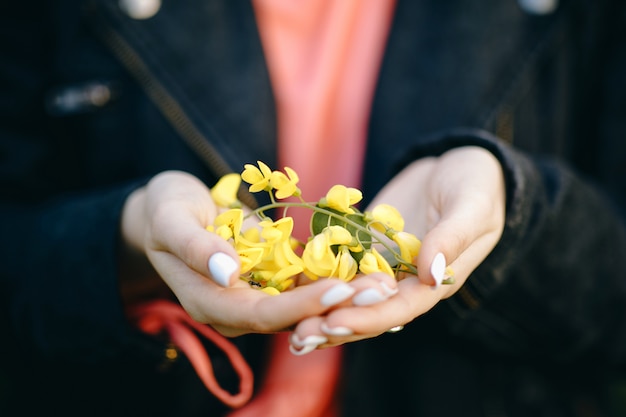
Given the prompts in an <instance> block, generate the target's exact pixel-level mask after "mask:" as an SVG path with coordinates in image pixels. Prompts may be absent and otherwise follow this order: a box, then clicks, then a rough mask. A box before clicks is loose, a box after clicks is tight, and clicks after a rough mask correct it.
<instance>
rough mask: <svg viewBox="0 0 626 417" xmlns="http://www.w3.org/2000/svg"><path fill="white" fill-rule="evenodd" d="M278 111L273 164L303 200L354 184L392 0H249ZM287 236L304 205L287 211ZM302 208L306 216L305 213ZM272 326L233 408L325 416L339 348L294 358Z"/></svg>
mask: <svg viewBox="0 0 626 417" xmlns="http://www.w3.org/2000/svg"><path fill="white" fill-rule="evenodd" d="M252 3H253V5H254V9H255V15H256V19H257V22H258V26H259V31H260V35H261V41H262V44H263V48H264V53H265V56H266V59H267V63H268V67H269V73H270V78H271V83H272V88H273V91H274V95H275V98H276V104H277V117H278V121H277V122H278V162H279V165H280V166H278V167H271V168H272V169H282V168H283V167H284V166H289V167H291V168H293V169H294V170H295V171H296V172H297V173H298V175H299V177H300V183H299V184H298V185H299V187H300V188H301V190H302V195H303V197H304V198H305V199H306V200H307V201H317V200H318V199H319V198H320V197H322V196H324V195H325V194H326V192H327V191H328V189H329V188H330V187H331V186H333V185H335V184H343V185H345V186H348V187H356V188H359V186H360V180H361V174H362V165H363V158H364V153H365V143H366V136H367V126H368V121H369V114H370V107H371V102H372V98H373V95H374V90H375V87H376V80H377V78H378V72H379V68H380V62H381V60H382V55H383V51H384V47H385V44H386V41H387V35H388V32H389V27H390V26H391V20H392V17H393V10H394V6H395V1H394V0H253V2H252ZM289 215H290V216H293V217H294V236H296V237H298V238H300V239H303V238H305V237H306V236H307V234H308V231H309V227H308V216H310V213H306V212H297V211H292V210H290V211H289ZM305 216H306V217H305ZM286 340H287V335H286V334H281V335H277V336H276V338H275V340H274V348H273V351H274V355H273V357H272V359H271V361H270V366H269V371H268V374H267V375H266V379H265V381H264V383H263V385H262V386H263V388H262V390H261V392H260V393H258V395H257V397H256V398H254V399H253V401H252V402H251V403H250V404H248V405H247V406H245V407H243V409H240V410H238V411H236V412H234V413H233V414H232V415H233V416H237V417H243V416H260V415H267V416H269V415H271V416H274V417H280V416H308V417H313V416H332V415H336V410H337V407H336V406H337V404H335V403H334V401H333V399H334V398H333V397H334V395H333V394H334V392H335V388H336V385H337V381H338V377H339V368H340V360H341V349H340V348H339V347H337V348H330V349H323V350H317V351H314V352H312V353H310V354H308V355H305V356H302V357H296V356H293V355H291V354H290V353H289V351H288V350H287V347H288V345H287V341H286Z"/></svg>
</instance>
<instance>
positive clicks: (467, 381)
mask: <svg viewBox="0 0 626 417" xmlns="http://www.w3.org/2000/svg"><path fill="white" fill-rule="evenodd" d="M621 3H622V2H621V1H609V0H606V1H600V0H597V1H584V0H562V1H561V2H560V5H559V7H558V9H557V10H556V11H555V12H554V13H550V14H548V15H533V14H531V13H527V12H524V11H523V10H522V9H521V8H520V7H519V6H518V3H517V2H516V1H513V0H490V1H487V0H485V1H481V2H478V1H472V2H469V1H462V0H449V1H436V0H432V1H412V0H399V1H398V6H397V10H396V15H395V19H394V22H393V28H392V32H391V35H390V39H389V43H388V47H387V50H386V53H385V56H384V62H383V65H382V68H381V74H380V78H379V82H378V85H377V89H376V96H375V100H374V104H373V110H372V116H371V122H370V128H369V138H368V146H367V156H366V161H365V164H366V168H365V171H364V172H365V175H364V179H363V184H364V185H363V187H362V189H363V192H364V196H365V200H366V201H365V202H367V200H370V199H371V198H372V197H373V196H374V195H375V193H376V191H377V190H378V189H380V187H382V186H383V185H384V184H385V183H386V182H387V181H388V180H389V179H390V178H391V177H392V176H393V175H394V174H395V173H396V172H398V170H399V169H400V168H401V167H402V166H403V165H404V164H406V163H408V162H410V161H412V160H414V159H416V158H419V157H422V156H426V155H438V154H440V153H442V152H444V151H446V150H447V149H450V148H452V147H457V146H463V145H477V146H482V147H485V148H487V149H489V150H491V151H492V152H493V153H494V154H495V155H496V156H497V157H498V159H499V160H500V161H501V162H502V164H503V167H504V170H505V175H506V184H507V218H506V227H505V231H504V234H503V237H502V240H501V242H500V243H499V244H498V245H497V247H496V248H495V250H494V251H493V252H492V254H491V255H490V256H489V257H488V258H487V259H486V261H485V262H484V264H482V265H481V266H480V267H479V268H478V269H477V270H476V271H475V273H473V274H472V276H471V277H470V278H469V279H468V281H467V283H466V284H465V286H464V287H463V288H462V289H461V290H460V291H459V292H458V293H457V294H456V295H455V296H454V297H452V298H451V299H449V300H446V301H444V302H441V303H440V304H439V305H438V306H437V307H436V308H435V309H434V310H433V311H432V312H430V313H428V314H426V315H425V316H424V317H420V318H418V319H416V320H415V321H414V322H413V323H411V324H410V325H409V326H407V328H406V329H405V330H404V331H403V332H401V333H398V334H393V335H384V336H381V337H379V338H376V339H374V340H371V341H366V342H359V343H356V344H353V345H350V346H348V347H347V352H346V360H345V362H346V372H344V381H343V383H342V390H343V391H344V392H343V393H342V394H343V397H344V402H343V404H344V410H345V412H344V415H346V416H352V415H355V416H356V415H358V416H381V415H401V416H407V415H426V416H431V415H432V416H435V415H437V416H447V415H451V416H452V415H454V416H459V415H463V416H492V415H493V416H496V415H497V416H573V415H597V416H601V415H607V413H609V412H610V411H611V409H612V408H611V404H608V405H607V402H606V401H605V400H606V398H605V394H606V392H607V388H606V387H607V382H611V379H612V378H613V377H615V376H618V377H619V375H620V372H621V370H622V369H623V367H624V364H625V360H626V274H625V273H624V272H623V271H624V269H623V268H622V265H621V261H622V260H623V259H626V234H625V231H626V229H625V227H624V224H623V219H624V208H625V207H626V204H625V203H626V201H625V199H626V193H625V187H626V169H625V167H626V140H624V138H625V137H626V136H625V134H626V114H625V113H626V95H625V93H626V83H625V82H624V81H625V80H624V75H623V74H625V73H626V72H625V70H626V48H625V47H624V45H625V43H624V41H625V40H626V34H625V30H626V29H625V28H626V24H625V23H626V18H625V16H626V15H625V14H624V5H622V4H621ZM275 142H276V126H275V109H274V103H273V97H272V92H271V86H270V83H269V78H268V73H267V68H266V66H265V62H264V58H263V54H262V49H261V44H260V40H259V36H258V33H257V28H256V25H255V20H254V14H253V10H252V7H251V5H250V4H249V2H247V1H241V0H228V1H227V0H224V1H216V0H208V1H203V2H198V1H191V0H176V1H166V0H164V1H163V4H162V7H161V9H160V10H159V12H158V13H157V14H156V15H155V16H154V17H152V18H150V19H146V20H135V19H132V18H130V17H129V16H128V15H126V14H125V13H124V12H123V11H122V10H121V9H120V8H119V7H118V2H117V1H113V0H86V1H70V0H46V1H43V0H39V1H35V3H34V4H33V3H31V2H12V3H11V5H10V6H9V5H3V6H0V181H1V184H2V187H1V189H2V194H1V197H0V198H1V201H0V231H1V233H0V265H2V270H1V272H0V311H1V320H2V325H3V327H2V334H3V335H4V339H3V340H4V341H5V342H4V343H2V349H3V361H2V362H3V364H4V365H5V366H3V368H5V369H6V373H7V377H6V378H5V383H4V386H5V388H6V389H5V390H4V391H6V393H7V394H6V395H5V397H7V398H6V400H5V401H4V404H3V407H4V409H3V408H0V412H1V413H2V415H29V414H28V412H29V411H32V412H46V413H47V414H51V415H107V416H108V415H111V416H122V415H132V416H140V415H145V416H156V415H167V416H169V415H171V416H186V415H190V416H196V415H197V416H209V415H211V416H213V415H216V416H217V415H221V414H222V413H223V412H224V410H225V408H224V407H223V406H221V405H220V404H219V403H218V402H217V401H216V400H215V399H214V398H212V397H211V395H210V394H209V393H208V392H207V391H206V390H205V389H204V387H203V386H202V385H201V384H200V382H199V381H198V379H197V378H196V376H195V374H194V373H193V372H192V370H191V368H190V366H189V364H188V363H187V362H186V360H185V358H184V357H182V358H179V359H178V360H176V361H168V360H167V359H165V356H164V354H163V352H164V349H165V347H166V344H165V343H164V341H163V340H160V339H159V338H153V337H148V336H145V335H143V334H141V333H139V332H138V331H136V330H134V328H133V327H132V326H130V325H129V324H128V322H127V320H126V318H125V315H124V312H123V309H122V304H121V301H120V296H119V287H118V281H117V275H118V274H117V272H118V271H117V269H118V262H117V257H118V253H117V251H118V249H119V248H118V238H119V236H118V233H119V232H118V231H119V220H120V211H121V207H122V205H123V203H124V200H125V198H126V197H127V195H128V194H129V193H130V192H131V191H132V190H133V189H135V188H136V187H138V186H140V185H141V184H143V183H144V182H145V181H146V180H147V179H148V178H150V177H151V176H153V175H155V174H156V173H158V172H161V171H163V170H167V169H180V170H185V171H188V172H191V173H193V174H195V175H197V176H198V177H200V178H201V179H203V180H204V181H206V183H207V184H208V185H211V184H213V183H214V182H215V180H216V178H218V177H219V176H220V175H222V174H224V173H227V172H232V171H234V172H240V171H241V168H242V166H243V164H244V163H249V162H254V161H257V160H262V161H265V162H266V163H267V164H268V165H270V166H276V164H275V162H276V158H275V147H276V144H275ZM242 198H243V199H245V201H246V202H248V203H249V204H253V202H252V200H251V199H250V198H251V197H250V196H249V195H248V196H246V195H242ZM264 339H265V338H264V337H262V336H245V337H240V338H237V339H236V340H235V341H236V343H237V344H238V345H239V346H240V348H241V350H242V352H243V353H244V354H245V355H246V356H247V357H248V359H249V362H250V364H251V365H252V366H253V367H254V368H255V370H257V371H259V369H258V366H259V365H258V364H259V363H262V362H263V350H262V349H263V348H262V346H263V342H264ZM209 349H210V347H209ZM210 354H211V357H212V358H213V360H214V366H215V370H216V373H217V374H218V375H219V378H220V379H221V380H222V381H223V383H224V384H225V385H229V384H232V383H233V378H232V375H231V372H230V371H229V369H228V366H227V365H226V362H225V360H224V359H223V358H222V357H221V356H220V355H219V352H215V351H211V352H210ZM5 404H6V405H5ZM15 410H18V411H17V412H15ZM586 413H587V414H586Z"/></svg>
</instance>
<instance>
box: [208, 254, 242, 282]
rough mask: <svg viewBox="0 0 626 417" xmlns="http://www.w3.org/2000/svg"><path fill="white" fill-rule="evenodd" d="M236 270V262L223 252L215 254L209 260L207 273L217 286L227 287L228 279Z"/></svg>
mask: <svg viewBox="0 0 626 417" xmlns="http://www.w3.org/2000/svg"><path fill="white" fill-rule="evenodd" d="M236 270H237V262H235V260H234V259H233V258H231V257H230V256H228V255H226V254H225V253H223V252H215V253H214V254H213V255H211V257H210V258H209V272H211V277H212V278H213V281H215V282H216V283H217V284H218V285H221V286H222V287H228V285H229V284H230V277H231V276H232V275H233V273H234V272H235V271H236Z"/></svg>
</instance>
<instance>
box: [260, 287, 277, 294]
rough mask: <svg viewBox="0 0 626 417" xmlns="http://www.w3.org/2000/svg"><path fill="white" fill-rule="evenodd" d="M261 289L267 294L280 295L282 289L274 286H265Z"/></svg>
mask: <svg viewBox="0 0 626 417" xmlns="http://www.w3.org/2000/svg"><path fill="white" fill-rule="evenodd" d="M261 291H263V292H264V293H266V294H269V295H279V294H280V291H279V290H278V289H276V288H274V287H263V288H261Z"/></svg>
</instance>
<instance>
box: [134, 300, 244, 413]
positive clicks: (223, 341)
mask: <svg viewBox="0 0 626 417" xmlns="http://www.w3.org/2000/svg"><path fill="white" fill-rule="evenodd" d="M127 314H128V317H129V318H130V319H131V320H132V321H133V322H134V323H135V325H136V326H137V327H138V328H139V329H140V330H141V331H143V332H145V333H147V334H150V335H157V334H159V333H161V332H163V331H165V332H167V334H168V336H169V338H170V341H171V342H172V343H173V344H174V346H176V347H177V348H178V349H179V350H180V351H182V352H183V353H184V354H185V356H187V358H188V359H189V362H190V363H191V365H192V366H193V368H194V369H195V371H196V373H197V374H198V377H199V378H200V379H201V380H202V382H203V383H204V385H205V386H206V387H207V389H208V390H209V391H210V392H211V393H212V394H213V395H215V397H217V398H218V399H219V400H220V401H221V402H222V403H224V404H226V405H227V406H229V407H232V408H238V407H241V406H242V405H244V404H246V403H247V402H248V401H249V400H250V398H251V397H252V391H253V385H254V382H253V381H254V378H253V374H252V370H251V369H250V366H249V365H248V363H247V362H246V360H245V358H244V357H243V356H242V355H241V352H239V349H238V348H237V346H235V345H234V344H233V343H231V342H230V341H229V340H228V339H227V338H225V337H224V336H222V335H221V334H219V333H218V332H217V331H215V330H214V329H212V328H211V327H209V326H208V325H205V324H201V323H198V322H197V321H195V320H194V319H192V318H191V317H190V316H189V314H187V312H186V311H185V310H184V309H183V308H182V307H181V306H180V305H179V304H176V303H174V302H171V301H166V300H154V301H148V302H145V303H142V304H138V305H134V306H132V307H131V308H129V309H128V311H127ZM196 333H198V334H200V335H202V336H204V337H205V338H206V339H207V340H209V341H211V342H212V343H213V344H214V345H215V346H217V347H218V348H219V349H220V350H222V351H223V352H224V353H225V354H226V356H227V357H228V359H229V360H230V363H231V366H232V367H233V369H234V370H235V372H236V373H237V375H238V376H239V392H238V393H235V394H231V393H230V392H228V391H226V390H225V389H223V388H222V387H221V386H220V385H219V383H218V382H217V380H216V378H215V375H214V372H213V365H212V364H211V360H210V358H209V355H208V353H207V351H206V349H205V348H204V346H203V345H202V342H201V341H200V339H199V338H198V336H197V334H196Z"/></svg>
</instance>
